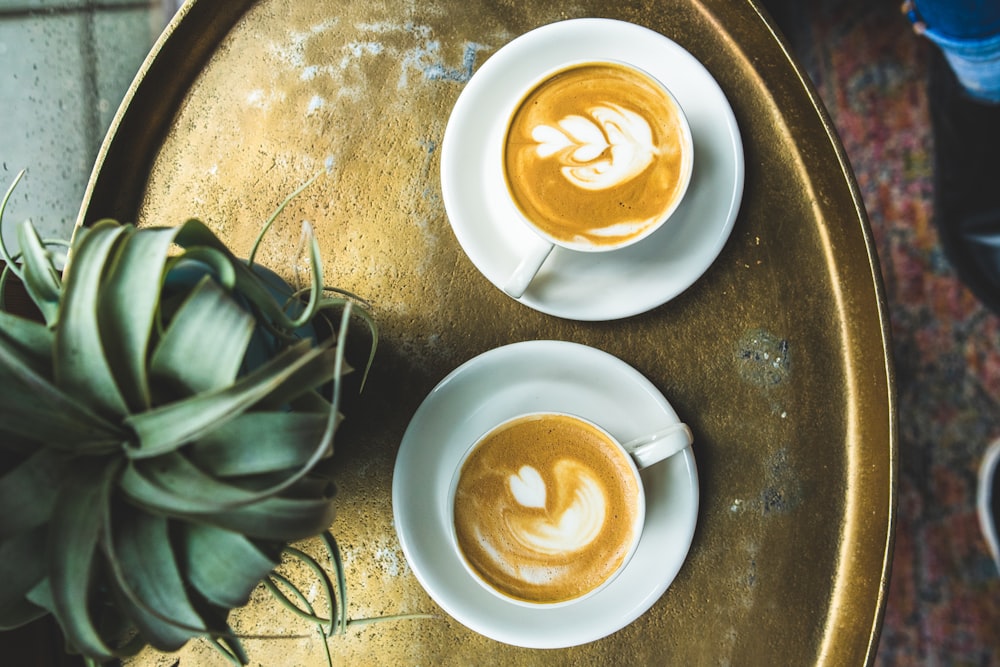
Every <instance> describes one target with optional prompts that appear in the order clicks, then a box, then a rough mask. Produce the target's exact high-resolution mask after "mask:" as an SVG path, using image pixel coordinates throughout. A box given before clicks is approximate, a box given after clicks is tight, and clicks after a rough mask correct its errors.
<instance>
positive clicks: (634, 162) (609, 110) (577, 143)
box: [531, 102, 657, 190]
mask: <svg viewBox="0 0 1000 667" xmlns="http://www.w3.org/2000/svg"><path fill="white" fill-rule="evenodd" d="M531 138H532V139H534V140H535V141H537V142H538V148H537V149H536V153H537V154H538V157H540V158H543V159H544V158H548V157H552V156H555V157H557V158H558V159H559V161H560V163H561V164H562V165H563V167H562V174H563V176H565V177H566V180H568V181H569V182H570V183H572V184H573V185H575V186H576V187H578V188H582V189H584V190H607V189H608V188H613V187H615V186H617V185H622V184H623V183H626V182H627V181H630V180H632V179H633V178H635V177H636V176H638V175H639V174H641V173H642V172H643V171H645V169H646V167H648V166H649V165H650V164H652V162H653V158H654V157H655V156H656V153H657V149H656V146H655V145H653V131H652V130H651V129H650V127H649V123H647V122H646V120H645V119H644V118H643V117H642V116H640V115H639V114H637V113H635V112H634V111H630V110H629V109H625V108H623V107H620V106H618V105H617V104H613V103H611V102H608V103H606V104H605V105H603V106H596V107H594V108H592V109H588V115H587V117H584V116H577V115H572V116H567V117H566V118H563V119H562V120H561V121H559V123H558V126H557V127H552V126H550V125H539V126H538V127H536V128H535V129H533V130H532V131H531Z"/></svg>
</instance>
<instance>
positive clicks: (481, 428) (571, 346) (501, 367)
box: [392, 341, 698, 648]
mask: <svg viewBox="0 0 1000 667" xmlns="http://www.w3.org/2000/svg"><path fill="white" fill-rule="evenodd" d="M538 410H542V411H554V412H568V413H572V414H577V415H580V416H581V417H586V418H588V419H591V420H593V421H594V422H596V423H598V424H600V425H602V426H603V427H604V428H605V429H607V430H608V431H609V432H610V433H611V434H612V435H614V436H616V437H617V438H619V439H620V440H622V441H628V440H630V439H632V438H635V437H638V436H640V435H642V434H643V433H649V432H651V431H654V430H656V429H659V428H661V427H664V426H667V425H669V424H671V423H676V422H678V421H679V419H678V417H677V414H676V413H675V412H674V410H673V408H671V407H670V404H669V403H668V402H667V399H666V398H664V397H663V395H662V394H661V393H660V392H659V391H658V390H657V389H656V387H655V386H653V384H652V383H650V382H649V380H647V379H646V378H645V377H643V376H642V375H641V374H640V373H639V372H638V371H636V370H635V369H633V368H632V367H631V366H629V365H628V364H626V363H624V362H622V361H621V360H619V359H618V358H616V357H614V356H612V355H610V354H608V353H606V352H602V351H600V350H596V349H594V348H592V347H587V346H585V345H579V344H577V343H567V342H560V341H528V342H523V343H515V344H513V345H507V346H504V347H499V348H496V349H494V350H490V351H489V352H486V353H484V354H482V355H480V356H478V357H475V358H474V359H472V360H470V361H468V362H466V363H465V364H463V365H462V366H460V367H459V368H458V369H456V370H455V371H453V372H452V373H451V374H449V375H448V376H447V377H446V378H445V379H444V380H442V381H441V382H440V384H438V385H437V387H435V388H434V389H433V390H432V391H431V393H430V394H429V395H428V396H427V398H426V399H425V400H424V402H423V403H422V404H421V405H420V407H419V408H418V409H417V411H416V413H415V414H414V416H413V419H412V420H411V421H410V424H409V426H408V427H407V429H406V433H405V434H404V436H403V441H402V444H401V445H400V448H399V454H398V455H397V457H396V466H395V471H394V473H393V479H392V506H393V514H394V519H395V525H396V532H397V534H398V535H399V541H400V543H401V545H402V548H403V553H404V554H405V555H406V559H407V562H408V563H409V564H410V567H411V568H412V569H413V572H414V574H415V575H416V577H417V579H418V580H419V581H420V583H421V584H422V585H423V587H424V589H426V590H427V592H428V594H429V595H430V596H431V597H432V598H433V599H434V600H435V601H436V602H437V603H438V604H439V605H440V606H441V607H442V608H443V609H444V610H445V611H446V612H448V613H449V614H450V615H451V616H453V617H454V618H455V619H457V620H458V621H459V622H461V623H462V624H464V625H465V626H467V627H469V628H471V629H472V630H475V631H476V632H479V633H480V634H483V635H485V636H487V637H490V638H492V639H496V640H498V641H501V642H505V643H507V644H513V645H516V646H525V647H529V648H562V647H566V646H575V645H578V644H584V643H587V642H591V641H594V640H597V639H600V638H601V637H604V636H606V635H609V634H611V633H612V632H615V631H617V630H619V629H621V628H623V627H625V626H626V625H628V624H629V623H631V622H632V621H634V620H635V619H636V618H638V617H639V616H640V615H642V614H643V613H645V612H646V611H647V610H648V609H649V608H650V607H651V606H652V605H653V603H655V602H656V601H657V600H658V599H659V598H660V596H661V595H662V594H663V592H664V591H666V589H667V587H668V586H669V585H670V583H671V582H672V581H673V580H674V577H675V576H676V575H677V572H678V571H679V570H680V568H681V565H682V563H683V562H684V559H685V558H686V556H687V552H688V549H689V547H690V545H691V540H692V538H693V537H694V529H695V524H696V522H697V517H698V473H697V470H696V467H695V461H694V455H693V454H692V452H691V449H690V448H688V449H687V450H686V451H684V452H683V453H681V454H677V455H676V456H674V457H672V458H670V459H668V460H667V461H665V462H662V463H659V464H656V465H653V466H652V467H650V468H647V469H646V470H644V471H643V472H642V479H643V484H644V486H645V489H646V524H645V528H644V530H643V533H642V538H641V539H640V541H639V546H638V548H637V550H636V553H635V555H634V556H633V557H632V559H631V560H630V561H629V563H628V565H627V566H626V568H625V569H624V570H623V571H622V573H621V574H620V575H619V576H618V577H617V578H616V579H615V580H614V581H613V582H612V583H611V584H610V585H609V586H608V587H606V588H604V589H603V590H601V591H599V592H598V593H596V594H595V595H593V596H591V597H589V598H586V599H584V600H581V601H580V602H577V603H576V604H572V605H569V606H564V607H559V608H555V609H544V608H537V609H535V608H525V607H523V606H520V605H516V604H513V603H510V602H506V601H504V600H502V599H500V598H498V597H497V596H495V595H493V594H491V593H490V592H489V591H487V590H485V589H484V588H483V587H482V586H481V585H480V584H478V583H477V582H476V581H475V580H473V579H472V577H471V575H469V574H468V572H467V571H466V570H465V568H463V566H462V564H461V561H460V556H458V555H457V554H456V553H455V552H454V551H453V550H452V548H451V547H450V546H449V527H448V521H449V511H448V488H449V484H450V483H451V479H452V475H453V473H454V469H455V467H456V466H457V465H458V464H459V462H460V461H461V458H462V455H463V454H464V453H465V451H466V449H467V448H468V447H469V445H470V444H471V443H472V442H474V441H475V440H476V438H478V437H479V436H480V435H482V434H483V433H484V432H485V431H486V430H488V429H489V428H490V427H492V426H494V425H495V424H498V423H500V422H501V421H504V420H505V419H508V418H510V417H513V416H515V415H518V414H521V413H525V412H531V411H538ZM695 446H697V445H695Z"/></svg>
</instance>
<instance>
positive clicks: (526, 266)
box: [503, 238, 555, 299]
mask: <svg viewBox="0 0 1000 667" xmlns="http://www.w3.org/2000/svg"><path fill="white" fill-rule="evenodd" d="M553 247H555V246H553V245H552V244H551V243H549V242H548V241H546V240H545V239H541V238H536V239H534V242H533V243H532V244H531V247H530V248H528V252H527V254H525V255H524V257H522V258H521V261H520V263H518V265H517V268H516V269H514V273H512V274H511V276H510V278H508V279H507V282H506V283H504V286H503V291H504V292H506V293H507V294H509V295H510V296H512V297H514V298H515V299H520V298H521V296H522V295H523V294H524V292H525V290H527V289H528V285H530V284H531V281H532V280H534V278H535V274H537V273H538V270H539V269H540V268H542V264H544V263H545V260H546V259H547V258H548V256H549V253H551V252H552V248H553Z"/></svg>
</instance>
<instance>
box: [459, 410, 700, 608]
mask: <svg viewBox="0 0 1000 667" xmlns="http://www.w3.org/2000/svg"><path fill="white" fill-rule="evenodd" d="M549 416H554V417H566V418H570V419H573V420H576V421H579V422H581V423H582V424H584V425H586V426H590V427H592V428H594V429H596V430H597V431H598V432H599V433H600V434H601V435H602V436H603V437H604V439H605V440H606V441H607V442H608V443H610V444H612V445H613V446H614V447H616V448H618V449H619V450H620V452H621V453H622V454H623V455H624V460H625V461H626V462H627V464H628V466H629V468H630V469H631V472H632V475H633V479H634V481H635V487H634V488H635V489H636V497H635V498H634V499H633V500H634V502H635V504H636V519H635V523H634V525H633V527H632V532H631V536H632V538H631V542H630V544H629V547H628V551H627V555H626V556H625V558H624V559H623V560H622V562H621V563H620V565H619V566H618V567H617V568H616V569H615V570H614V571H613V572H612V573H611V574H610V575H608V576H607V577H606V578H605V579H604V580H603V581H602V582H601V583H600V584H598V585H597V586H595V587H594V588H591V589H590V590H588V591H586V592H585V593H583V594H580V595H577V596H576V597H572V598H571V599H567V600H560V601H555V602H535V601H528V600H523V599H520V598H517V597H514V596H512V595H508V594H506V593H505V592H503V591H501V590H499V589H497V588H496V587H494V585H493V584H491V583H490V582H489V581H487V580H486V579H485V578H484V577H483V576H482V575H481V574H480V573H479V572H478V571H477V570H476V569H475V568H474V567H473V566H472V565H471V564H470V563H469V561H468V560H467V559H466V557H465V555H464V553H463V550H462V548H461V546H460V545H459V539H458V534H457V530H456V528H455V502H456V491H457V488H458V482H459V478H460V477H461V474H462V470H463V468H464V466H465V463H466V461H468V459H469V457H470V456H471V455H472V454H473V453H474V452H475V451H476V450H477V449H478V448H479V446H480V445H481V444H482V443H483V442H484V441H485V440H486V439H488V438H489V437H490V436H492V435H493V434H495V433H496V432H498V431H500V430H502V429H504V428H505V427H507V426H508V425H510V424H512V423H514V422H519V421H522V420H525V419H530V418H533V417H549ZM693 442H694V437H693V435H692V433H691V429H690V427H688V425H687V424H684V423H679V422H678V423H674V424H670V425H668V426H666V427H664V428H662V429H659V430H657V431H655V432H653V433H649V434H647V435H643V436H641V437H638V438H635V439H633V440H630V441H628V442H625V443H622V442H621V441H619V440H618V439H617V438H615V437H614V436H613V435H611V434H610V433H608V432H607V431H606V430H605V429H604V428H603V427H601V426H600V425H599V424H596V423H594V422H592V421H590V420H588V419H585V418H583V417H580V416H578V415H572V414H567V413H562V412H553V411H544V412H535V413H526V414H521V415H517V416H515V417H512V418H510V419H507V420H504V421H503V422H501V423H500V424H497V425H496V426H494V427H493V428H491V429H489V430H488V431H487V432H486V433H484V434H483V435H482V436H480V437H479V438H477V439H476V441H475V442H474V443H473V444H472V445H471V446H470V447H469V449H468V450H467V451H466V452H465V455H464V456H463V457H462V459H461V461H460V462H459V463H458V465H457V467H456V468H455V472H454V474H453V476H452V481H451V487H450V489H449V493H448V511H449V521H448V526H449V529H450V538H451V548H452V549H453V550H454V551H455V553H456V554H457V556H458V560H459V561H460V562H461V563H462V565H463V566H464V567H465V570H466V572H467V573H468V574H469V576H471V577H472V578H473V579H474V580H475V581H476V582H477V583H478V584H479V585H480V586H482V587H483V588H484V589H485V590H487V591H489V592H490V593H492V594H493V595H495V596H497V597H499V598H500V599H502V600H505V601H507V602H510V603H513V604H516V605H521V606H525V607H531V608H539V607H543V608H556V607H560V606H565V605H570V604H575V603H577V602H580V601H581V600H585V599H587V598H589V597H591V596H593V595H595V594H597V593H598V592H599V591H601V590H603V589H604V588H606V587H607V586H608V585H609V584H611V582H612V581H614V579H615V578H616V577H617V576H618V575H619V574H620V573H621V572H622V571H623V570H624V569H625V567H626V566H627V565H628V562H629V560H630V559H631V558H632V556H633V554H634V553H635V551H636V548H637V547H638V545H639V540H640V538H641V536H642V529H643V525H644V522H645V513H646V498H645V491H644V489H643V485H642V477H641V476H640V474H639V473H640V470H643V469H645V468H648V467H649V466H652V465H654V464H656V463H659V462H661V461H664V460H666V459H668V458H670V457H671V456H674V455H675V454H678V453H680V452H683V451H684V450H686V449H687V448H688V447H690V446H691V444H692V443H693Z"/></svg>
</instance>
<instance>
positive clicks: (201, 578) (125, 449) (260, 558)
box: [0, 172, 377, 664]
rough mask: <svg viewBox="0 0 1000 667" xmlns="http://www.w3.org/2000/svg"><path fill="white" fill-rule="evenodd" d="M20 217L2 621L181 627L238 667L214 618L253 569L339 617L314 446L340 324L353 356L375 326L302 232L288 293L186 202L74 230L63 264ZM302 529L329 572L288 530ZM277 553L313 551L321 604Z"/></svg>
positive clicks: (136, 642) (72, 631) (79, 645)
mask: <svg viewBox="0 0 1000 667" xmlns="http://www.w3.org/2000/svg"><path fill="white" fill-rule="evenodd" d="M22 173H23V172H22ZM19 178H20V176H18V179H19ZM16 184H17V180H15V182H14V185H12V186H11V188H10V190H8V191H7V194H6V196H5V197H4V199H3V201H2V203H0V218H2V215H3V210H4V207H5V206H6V204H7V201H8V199H9V198H10V195H11V192H12V191H13V189H14V186H16ZM293 196H294V194H293ZM287 201H288V200H286V202H285V203H287ZM283 207H284V204H282V206H281V207H279V208H278V210H277V211H276V212H275V215H274V216H272V217H271V219H270V220H268V221H267V222H266V223H265V224H264V225H263V229H262V231H261V235H262V236H263V234H264V233H265V232H266V231H267V229H268V227H269V226H270V224H271V222H273V220H274V218H275V217H276V216H277V215H278V212H280V210H281V208H283ZM17 231H18V240H19V243H20V248H21V250H20V253H18V254H17V255H13V256H12V255H11V254H10V253H9V252H8V250H7V248H6V247H5V246H4V245H3V243H2V240H0V255H2V259H3V260H4V262H5V263H6V268H5V270H4V273H3V275H2V276H0V294H2V292H3V287H4V285H5V283H6V282H7V281H8V279H9V278H10V277H11V276H14V277H16V278H18V279H20V281H21V282H22V283H23V286H24V289H25V291H26V292H27V294H28V295H29V296H30V299H31V301H33V302H34V304H35V306H37V310H38V314H39V316H38V317H37V318H28V317H24V316H20V315H15V314H12V313H11V312H8V310H7V308H6V306H5V305H3V304H0V508H2V509H3V511H2V512H0V581H2V582H3V584H2V586H0V630H3V629H10V628H14V627H17V626H20V625H23V624H25V623H27V622H30V621H32V620H34V619H37V618H40V617H43V616H45V615H49V614H51V616H52V617H54V619H55V621H56V622H57V623H58V625H59V627H60V628H61V630H62V632H63V634H64V636H65V639H66V642H67V647H68V648H69V649H70V650H72V651H75V652H79V653H80V654H81V655H83V656H84V657H85V658H86V659H87V660H88V662H90V663H91V664H97V663H100V662H104V661H107V660H112V659H115V658H118V657H122V656H124V655H130V654H133V653H134V652H136V651H137V650H139V649H141V648H142V647H143V646H145V645H151V646H153V647H154V648H156V649H159V650H163V651H173V650H176V649H179V648H180V647H181V646H183V645H184V644H185V643H186V642H187V641H188V640H190V639H191V638H194V637H207V638H209V640H210V641H212V642H213V643H214V644H215V645H216V646H217V647H218V648H219V649H220V650H222V651H223V652H224V653H225V654H226V655H227V657H229V658H230V659H231V660H232V661H233V662H236V663H243V664H245V663H246V662H247V657H246V655H245V652H244V651H243V649H242V648H241V646H240V642H239V638H237V637H236V636H235V635H234V633H233V632H232V631H231V629H230V628H229V625H228V623H227V617H228V614H229V612H230V610H232V609H234V608H236V607H239V606H242V605H244V604H246V602H247V601H248V599H249V597H250V594H251V592H252V591H253V590H254V589H255V588H256V587H257V586H258V585H259V584H261V582H265V583H266V585H267V587H268V588H269V589H270V590H271V591H272V592H273V593H275V595H277V596H278V597H279V599H282V601H284V602H287V603H290V604H292V605H293V606H294V607H295V608H296V609H297V610H298V611H299V613H301V614H303V615H305V616H306V617H308V618H311V619H313V620H317V621H322V622H323V623H324V624H325V625H326V629H327V633H333V632H336V631H338V630H339V631H343V629H344V628H345V627H346V623H347V619H346V613H345V608H344V607H345V605H346V602H345V599H344V582H343V574H342V572H341V571H339V566H340V563H339V554H338V553H337V550H336V543H335V541H334V540H333V537H332V536H331V535H330V534H329V533H328V532H327V531H328V527H329V526H330V523H331V521H332V519H333V514H334V507H333V503H332V497H333V493H334V487H333V483H332V480H331V477H330V470H329V460H330V457H331V456H332V453H333V438H334V432H335V430H336V428H337V425H338V423H339V421H340V419H341V415H340V414H339V411H338V405H339V401H340V395H341V392H342V378H343V376H344V375H345V374H346V373H347V372H348V371H349V370H350V369H349V366H348V364H347V362H346V361H345V341H346V335H347V333H348V329H349V326H348V325H349V323H350V322H351V320H352V317H354V316H360V318H361V319H362V320H363V321H364V322H365V323H367V324H368V326H369V327H370V328H371V355H373V354H374V351H375V340H376V339H377V334H376V331H375V327H374V324H373V322H372V320H371V317H370V316H369V314H368V311H367V309H366V308H365V307H364V305H363V304H362V303H359V302H358V300H357V299H356V298H353V297H352V295H349V294H347V293H344V292H339V291H336V290H329V289H327V288H324V287H323V274H322V262H321V260H320V256H319V249H318V244H317V242H316V241H315V239H314V238H313V237H312V236H311V234H309V233H308V229H307V234H306V236H307V241H308V248H309V252H310V266H311V284H310V285H309V287H308V288H305V289H304V290H301V291H294V290H293V289H292V288H291V287H289V286H288V285H287V283H285V282H284V281H283V280H281V279H280V278H278V277H277V276H276V275H275V274H273V273H271V272H270V271H268V270H266V269H264V268H263V267H261V266H259V265H257V264H255V263H254V261H253V255H251V257H250V259H249V260H242V259H240V258H238V257H236V256H235V255H234V254H233V253H232V252H231V251H230V250H229V249H228V248H227V247H226V246H225V245H224V244H223V243H222V242H221V241H220V240H219V239H218V238H217V237H216V236H215V235H214V234H213V233H212V232H211V231H210V229H209V228H208V227H207V226H205V225H204V224H203V223H201V222H199V221H198V220H194V219H192V220H188V221H186V222H184V223H183V224H180V225H177V226H173V227H141V228H137V227H135V226H133V225H129V224H120V223H118V222H114V221H110V220H102V221H100V222H97V223H95V224H93V225H91V226H89V227H84V228H80V229H78V230H77V231H76V233H75V234H74V237H73V240H72V242H71V243H68V244H66V253H65V266H60V262H61V260H60V259H59V258H58V257H57V254H56V253H55V252H53V249H54V248H56V247H57V246H56V245H55V244H53V243H52V242H48V241H43V240H42V239H41V238H40V237H39V236H38V234H37V233H36V231H35V229H34V227H33V226H32V225H31V224H30V222H27V223H24V224H23V225H21V226H20V227H19V228H18V230H17ZM255 250H256V248H255ZM352 314H353V315H352ZM371 355H369V357H368V363H369V364H370V363H371ZM315 536H320V537H321V538H322V539H323V541H324V543H325V544H326V545H327V547H328V549H329V554H330V556H331V561H332V563H333V567H334V568H335V574H334V575H333V576H332V577H331V576H330V575H328V574H326V573H325V571H324V570H323V569H322V568H320V567H319V564H318V563H317V562H316V561H315V560H314V559H312V558H311V557H309V556H307V555H306V554H305V553H303V552H302V551H300V550H298V549H295V548H294V547H292V546H290V545H291V544H292V543H293V542H295V541H298V540H302V539H305V538H310V537H315ZM282 554H285V556H286V557H288V556H291V557H294V558H300V559H303V560H305V561H306V562H307V563H310V564H311V565H315V566H316V569H317V573H318V575H319V576H320V578H321V580H322V581H323V583H324V586H325V587H326V590H327V598H328V600H329V603H330V609H329V613H328V614H327V617H320V616H318V615H317V614H316V612H315V611H314V610H313V609H312V607H311V606H310V605H309V604H308V603H307V602H306V601H305V597H304V596H302V595H301V593H300V592H299V591H297V590H296V589H294V586H291V584H290V583H289V582H288V581H287V579H285V578H283V577H282V576H281V575H279V574H277V573H275V571H274V570H275V567H276V566H277V565H278V563H279V562H280V560H281V558H282ZM279 589H281V590H285V591H288V595H286V594H285V593H282V592H281V590H279ZM289 596H290V597H289ZM296 601H297V602H296ZM335 601H336V602H335Z"/></svg>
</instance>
